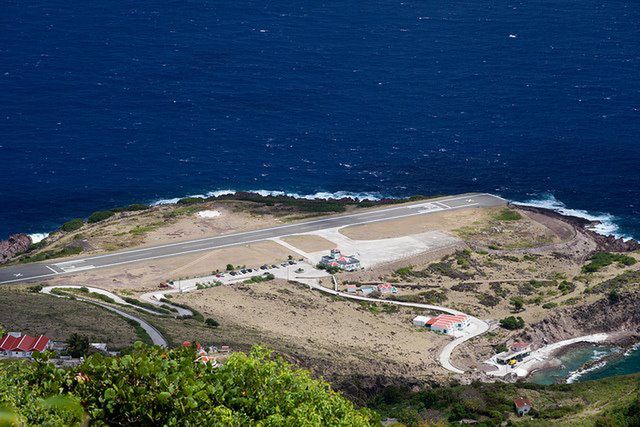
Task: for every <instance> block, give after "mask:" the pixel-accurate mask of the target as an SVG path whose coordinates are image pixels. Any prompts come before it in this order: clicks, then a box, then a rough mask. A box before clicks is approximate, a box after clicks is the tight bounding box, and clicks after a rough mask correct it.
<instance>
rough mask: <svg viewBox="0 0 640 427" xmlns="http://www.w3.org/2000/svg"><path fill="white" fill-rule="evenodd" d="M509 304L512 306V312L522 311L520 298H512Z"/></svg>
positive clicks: (522, 301)
mask: <svg viewBox="0 0 640 427" xmlns="http://www.w3.org/2000/svg"><path fill="white" fill-rule="evenodd" d="M509 302H510V303H511V305H513V310H514V311H522V310H523V309H524V299H523V298H522V297H513V298H511V300H509Z"/></svg>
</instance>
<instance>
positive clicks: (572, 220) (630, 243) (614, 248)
mask: <svg viewBox="0 0 640 427" xmlns="http://www.w3.org/2000/svg"><path fill="white" fill-rule="evenodd" d="M515 206H517V207H518V209H522V210H525V211H529V212H535V213H539V214H543V215H547V216H549V217H552V218H556V219H559V220H561V221H564V222H566V223H568V224H570V225H572V226H574V227H575V228H577V229H579V230H580V231H581V232H583V233H585V234H587V235H588V236H589V237H590V238H591V239H592V240H593V241H594V242H595V243H596V245H597V250H599V251H607V252H633V251H637V250H640V242H638V241H637V240H635V239H629V240H626V241H625V240H623V239H622V238H617V237H615V236H611V235H609V236H604V235H602V234H599V233H596V232H595V231H593V230H591V229H590V227H593V226H594V225H597V224H598V223H599V222H598V221H591V220H588V219H585V218H580V217H577V216H571V215H564V214H561V213H559V212H556V211H554V210H551V209H545V208H539V207H535V206H525V205H519V204H516V205H515Z"/></svg>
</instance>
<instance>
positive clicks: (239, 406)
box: [0, 343, 379, 426]
mask: <svg viewBox="0 0 640 427" xmlns="http://www.w3.org/2000/svg"><path fill="white" fill-rule="evenodd" d="M195 358H196V354H195V348H194V347H181V348H178V349H175V350H166V349H163V348H159V347H147V346H145V345H143V344H141V343H136V345H135V346H134V349H133V350H132V351H131V353H130V354H127V355H124V356H121V357H117V358H112V357H105V356H102V355H92V356H90V357H88V358H87V360H86V361H85V362H84V363H82V364H81V365H80V366H78V367H77V368H73V369H68V370H65V369H58V368H56V367H55V366H53V365H52V364H50V363H48V362H47V361H46V360H44V359H42V358H41V357H38V358H37V360H36V361H35V362H34V363H22V362H16V363H8V364H1V365H0V407H3V408H6V409H3V411H4V412H0V417H2V418H0V420H1V419H11V420H12V421H15V422H11V423H9V425H24V424H27V425H67V426H73V425H81V424H85V425H86V424H88V423H90V424H92V425H121V426H134V425H135V426H137V425H167V426H177V425H227V426H315V425H336V426H337V425H342V426H369V425H376V424H377V423H379V421H378V418H377V415H376V414H374V413H373V412H372V411H369V410H366V409H362V410H358V409H356V408H355V407H354V405H353V404H352V403H351V402H349V401H348V400H346V399H345V398H344V397H342V396H340V395H339V394H337V393H335V392H334V391H333V390H331V387H330V386H329V384H327V383H325V382H323V381H319V380H316V379H313V378H312V377H311V375H310V374H309V372H307V371H303V370H296V369H294V368H292V366H291V365H290V364H289V363H287V362H286V361H284V360H283V359H281V358H278V357H275V356H274V355H273V354H272V353H271V352H269V351H266V350H264V349H261V348H254V349H253V350H252V351H251V353H250V354H248V355H246V354H244V353H235V354H233V355H231V356H230V357H229V359H228V360H227V361H226V362H225V363H224V365H222V366H219V367H217V368H214V367H213V366H211V365H210V364H203V363H194V360H195ZM50 396H59V397H56V398H57V399H58V400H59V401H64V402H65V403H66V404H61V405H52V404H51V403H50V402H49V401H48V400H47V399H48V398H50ZM3 424H4V423H3Z"/></svg>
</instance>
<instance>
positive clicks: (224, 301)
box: [174, 281, 449, 378]
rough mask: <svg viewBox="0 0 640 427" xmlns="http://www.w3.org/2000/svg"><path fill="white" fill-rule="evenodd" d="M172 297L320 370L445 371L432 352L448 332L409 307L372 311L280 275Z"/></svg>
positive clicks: (236, 335) (232, 337)
mask: <svg viewBox="0 0 640 427" xmlns="http://www.w3.org/2000/svg"><path fill="white" fill-rule="evenodd" d="M174 300H175V301H179V302H184V303H186V304H189V305H191V306H193V307H195V308H196V309H197V310H199V311H201V312H202V313H203V314H204V315H205V316H206V317H207V316H208V317H213V318H215V319H217V320H218V321H219V322H220V323H221V327H220V330H219V336H220V337H221V339H224V340H227V341H228V342H230V343H232V344H234V345H238V346H246V345H249V344H254V343H256V342H261V343H264V344H266V345H267V346H269V347H272V348H274V349H276V350H277V351H279V352H282V353H285V354H288V355H290V356H293V357H296V358H299V359H301V360H303V361H304V362H303V363H305V364H306V365H308V366H309V365H311V367H315V368H316V369H318V370H320V371H321V372H322V373H323V374H325V375H332V374H336V373H339V372H349V373H355V372H358V373H360V374H362V375H365V376H366V375H389V376H406V377H411V378H425V374H426V373H427V372H431V373H433V372H437V373H440V374H442V373H444V372H443V371H442V368H440V367H439V365H438V363H437V361H436V355H437V353H438V351H437V349H438V348H439V347H440V346H441V345H443V343H445V342H447V341H448V340H449V339H448V338H446V337H441V336H438V335H435V334H430V333H426V332H424V331H419V330H418V329H417V328H415V327H413V326H412V325H411V319H412V318H413V317H414V316H415V313H414V311H413V310H410V309H401V311H399V312H397V313H392V314H387V313H383V312H378V313H374V312H372V311H370V310H369V309H368V308H367V307H363V306H362V305H361V304H358V303H354V302H348V301H344V300H341V299H337V298H330V297H327V296H323V295H321V294H319V293H318V292H317V291H310V290H308V289H307V288H305V287H303V286H301V285H296V284H290V283H287V282H284V281H272V282H265V283H258V284H252V285H233V286H221V287H216V288H211V289H206V290H202V291H196V292H193V293H189V294H182V295H179V296H176V297H174ZM333 362H335V363H333Z"/></svg>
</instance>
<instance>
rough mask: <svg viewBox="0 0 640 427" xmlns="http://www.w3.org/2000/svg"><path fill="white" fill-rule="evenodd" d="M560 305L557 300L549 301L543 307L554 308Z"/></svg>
mask: <svg viewBox="0 0 640 427" xmlns="http://www.w3.org/2000/svg"><path fill="white" fill-rule="evenodd" d="M557 306H558V303H555V302H547V303H544V304H542V308H545V309H547V310H549V309H552V308H556V307H557Z"/></svg>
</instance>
